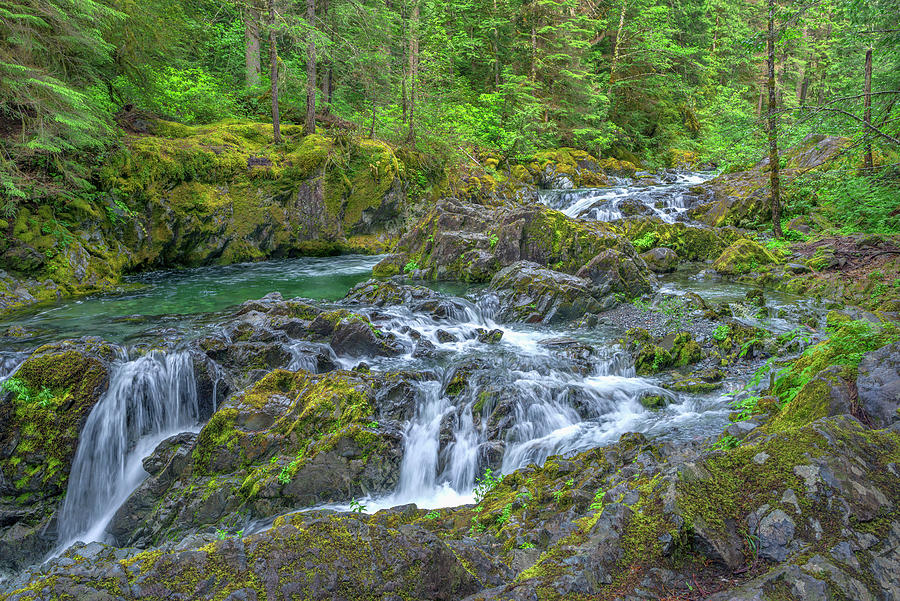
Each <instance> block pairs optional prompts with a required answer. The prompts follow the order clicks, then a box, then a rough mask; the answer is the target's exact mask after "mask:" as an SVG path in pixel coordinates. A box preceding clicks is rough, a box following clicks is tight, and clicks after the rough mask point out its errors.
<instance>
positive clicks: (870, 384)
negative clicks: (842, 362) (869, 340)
mask: <svg viewBox="0 0 900 601" xmlns="http://www.w3.org/2000/svg"><path fill="white" fill-rule="evenodd" d="M856 389H857V392H858V394H859V404H860V407H861V408H862V410H863V411H864V412H865V413H866V415H867V416H868V417H869V419H871V420H872V421H873V422H874V423H875V424H876V425H877V426H879V427H882V428H884V427H887V426H890V425H891V424H893V423H895V422H898V421H900V413H898V410H900V342H895V343H893V344H889V345H887V346H884V347H882V348H880V349H878V350H876V351H872V352H871V353H868V354H866V355H865V356H864V357H863V360H862V361H861V362H860V364H859V376H858V377H857V378H856Z"/></svg>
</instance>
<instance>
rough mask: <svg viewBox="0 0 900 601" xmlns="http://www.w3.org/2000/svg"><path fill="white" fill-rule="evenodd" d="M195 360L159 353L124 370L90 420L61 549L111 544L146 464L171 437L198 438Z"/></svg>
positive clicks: (64, 514) (73, 476) (63, 518)
mask: <svg viewBox="0 0 900 601" xmlns="http://www.w3.org/2000/svg"><path fill="white" fill-rule="evenodd" d="M199 421H200V408H199V402H198V397H197V384H196V380H195V378H194V367H193V363H192V361H191V357H190V355H189V354H188V353H186V352H176V353H163V352H158V351H154V352H151V353H149V354H147V355H144V356H142V357H140V358H138V359H135V360H132V361H127V360H122V361H120V362H118V363H117V364H116V365H115V366H114V369H113V373H112V375H111V377H110V383H109V388H108V389H107V391H106V392H105V393H104V394H103V396H102V397H101V399H100V400H99V401H98V402H97V404H96V405H95V406H94V408H93V409H92V410H91V414H90V415H89V416H88V419H87V422H86V423H85V426H84V428H83V429H82V432H81V437H80V439H79V442H78V450H77V451H76V453H75V460H74V462H73V463H72V470H71V473H70V475H69V486H68V490H67V491H66V498H65V501H64V503H63V506H62V509H61V511H60V515H59V541H60V542H61V543H62V545H61V546H60V549H65V548H66V547H68V546H69V545H71V544H72V543H74V542H76V541H82V542H92V541H104V540H105V539H106V535H105V532H106V527H107V526H108V524H109V522H110V520H112V518H113V516H114V515H115V513H116V511H117V510H118V508H119V507H120V506H121V505H122V503H124V502H125V500H126V499H127V498H128V496H129V495H130V494H131V493H132V492H134V490H135V489H136V488H137V487H138V485H139V484H140V483H141V482H142V481H143V480H144V478H146V477H147V472H146V471H144V468H143V465H142V461H143V459H145V458H146V457H147V456H149V455H150V454H151V453H152V452H153V450H154V449H155V448H156V446H157V445H158V444H159V443H160V442H162V441H163V440H165V439H166V438H168V437H169V436H172V435H173V434H177V433H179V432H184V431H187V430H191V429H193V430H197V429H198V424H199Z"/></svg>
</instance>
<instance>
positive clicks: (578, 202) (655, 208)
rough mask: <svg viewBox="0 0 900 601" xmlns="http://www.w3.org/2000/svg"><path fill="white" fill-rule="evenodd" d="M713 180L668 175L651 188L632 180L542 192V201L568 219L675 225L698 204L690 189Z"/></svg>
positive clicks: (707, 176)
mask: <svg viewBox="0 0 900 601" xmlns="http://www.w3.org/2000/svg"><path fill="white" fill-rule="evenodd" d="M712 177H713V174H711V173H672V172H666V173H664V174H662V176H661V177H660V179H659V180H658V181H657V183H656V184H655V185H650V186H634V185H632V183H633V182H632V181H631V180H629V179H621V178H614V181H613V182H612V183H613V185H612V186H610V187H607V188H585V189H575V190H543V191H541V194H540V198H541V201H542V202H543V203H544V204H546V205H547V206H549V207H551V208H554V209H557V210H558V211H562V212H563V213H565V214H566V215H568V216H569V217H575V218H580V219H592V220H594V221H615V220H617V219H622V218H624V217H627V216H629V215H636V214H643V215H651V216H654V217H658V218H659V219H662V220H663V221H665V222H668V223H672V222H674V221H675V220H676V219H677V218H678V217H679V216H680V215H681V214H682V213H684V212H685V211H686V210H687V209H689V208H690V207H691V204H692V202H695V201H696V198H695V197H693V196H692V194H691V192H690V187H691V186H693V185H695V184H699V183H702V182H704V181H706V180H708V179H710V178H712Z"/></svg>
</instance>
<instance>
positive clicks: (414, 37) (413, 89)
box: [406, 0, 419, 148]
mask: <svg viewBox="0 0 900 601" xmlns="http://www.w3.org/2000/svg"><path fill="white" fill-rule="evenodd" d="M418 79H419V0H413V9H412V16H411V18H410V22H409V134H408V135H407V136H406V142H407V144H409V145H410V146H412V147H413V148H415V146H416V126H415V113H416V96H417V95H418Z"/></svg>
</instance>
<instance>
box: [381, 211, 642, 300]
mask: <svg viewBox="0 0 900 601" xmlns="http://www.w3.org/2000/svg"><path fill="white" fill-rule="evenodd" d="M610 248H615V249H617V250H618V251H619V252H622V253H626V254H629V255H631V256H633V255H634V254H635V253H634V249H633V248H632V247H631V244H630V243H629V242H628V241H627V240H626V239H625V238H623V237H622V236H620V235H617V234H615V233H613V232H612V231H611V230H610V229H609V226H607V225H606V224H603V223H599V222H588V221H580V220H576V219H572V218H570V217H567V216H566V215H564V214H563V213H560V212H558V211H554V210H553V209H550V208H549V207H547V206H544V205H538V204H532V205H525V206H522V205H509V206H507V205H501V206H494V207H485V206H479V205H473V204H469V203H465V202H462V201H459V200H456V199H445V200H442V201H440V202H438V203H437V204H436V205H435V206H434V208H433V209H432V210H431V211H430V212H429V213H428V214H427V215H426V216H425V217H424V218H423V219H422V220H420V221H419V223H417V224H416V225H415V226H414V227H413V228H412V229H411V230H410V231H409V232H408V233H407V234H406V235H404V236H403V237H402V238H401V239H400V241H399V242H398V244H397V252H396V253H395V254H393V255H389V256H387V257H385V259H383V260H382V261H381V262H380V263H379V264H378V265H376V266H375V267H374V269H373V270H372V271H373V274H374V275H375V276H376V277H388V276H393V275H397V274H400V273H404V272H408V273H410V274H414V275H416V277H421V278H425V279H432V280H461V281H467V282H488V281H490V279H491V278H492V277H493V276H494V274H495V273H496V272H498V271H500V270H501V269H503V268H504V267H507V266H508V265H512V264H513V263H515V262H517V261H531V262H533V263H537V264H538V265H540V266H542V267H548V268H550V269H553V270H555V271H560V272H563V273H569V274H573V273H575V272H576V271H578V269H579V268H580V267H582V266H583V265H584V264H585V263H587V262H588V261H590V260H591V259H592V258H593V257H595V256H597V254H598V253H600V252H602V251H603V250H606V249H610Z"/></svg>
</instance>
